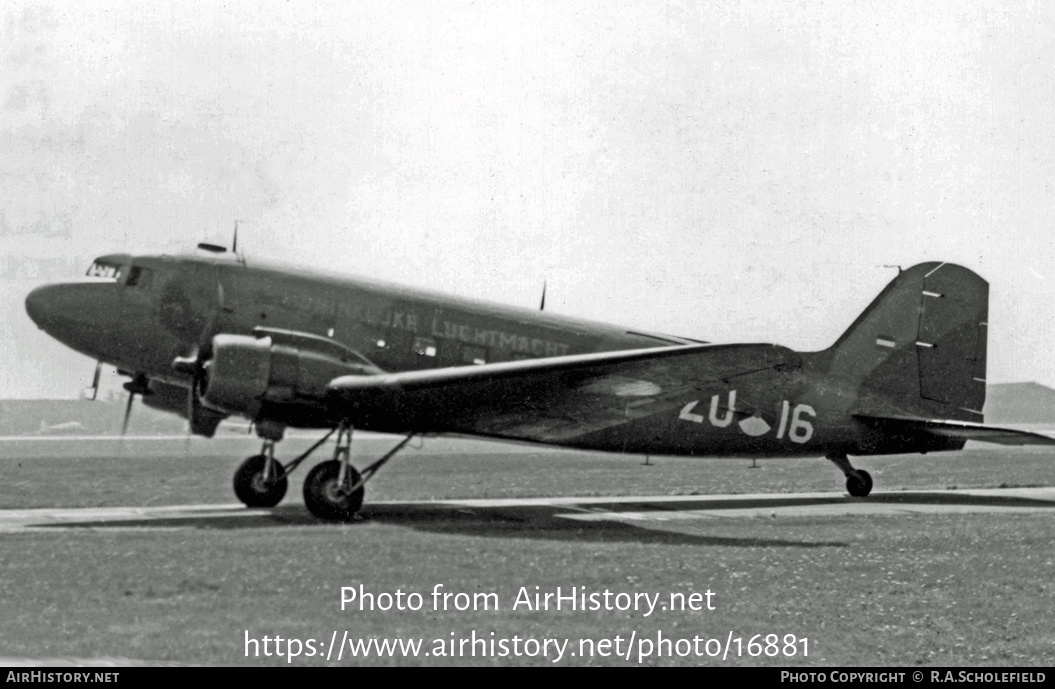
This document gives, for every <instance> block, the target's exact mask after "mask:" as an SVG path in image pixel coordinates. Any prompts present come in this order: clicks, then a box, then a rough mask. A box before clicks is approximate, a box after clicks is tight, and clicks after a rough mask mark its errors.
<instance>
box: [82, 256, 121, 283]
mask: <svg viewBox="0 0 1055 689" xmlns="http://www.w3.org/2000/svg"><path fill="white" fill-rule="evenodd" d="M85 274H86V275H87V276H88V277H90V278H110V279H111V280H120V279H121V274H122V271H121V266H120V265H119V264H117V263H110V262H108V261H100V260H96V261H95V263H93V264H92V267H91V268H89V269H88V272H87V273H85Z"/></svg>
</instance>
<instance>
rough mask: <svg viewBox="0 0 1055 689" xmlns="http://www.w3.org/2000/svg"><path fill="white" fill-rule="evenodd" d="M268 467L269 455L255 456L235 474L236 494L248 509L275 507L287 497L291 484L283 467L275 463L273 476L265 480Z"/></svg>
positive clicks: (246, 461) (272, 471)
mask: <svg viewBox="0 0 1055 689" xmlns="http://www.w3.org/2000/svg"><path fill="white" fill-rule="evenodd" d="M266 465H267V455H253V456H252V457H250V458H249V459H247V460H245V461H244V462H242V466H240V467H238V470H237V471H235V472H234V494H235V495H237V496H238V499H239V500H241V501H242V502H243V503H245V505H246V507H274V506H275V505H277V504H278V503H279V502H281V501H282V498H283V497H285V495H286V489H287V488H288V487H289V484H288V482H287V481H286V477H285V475H284V474H283V470H282V465H281V464H279V463H278V462H275V464H274V466H273V467H271V475H270V476H269V477H268V478H267V480H265V479H264V468H265V467H266ZM279 477H280V478H279Z"/></svg>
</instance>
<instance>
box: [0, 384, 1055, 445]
mask: <svg viewBox="0 0 1055 689" xmlns="http://www.w3.org/2000/svg"><path fill="white" fill-rule="evenodd" d="M124 413H125V400H124V399H120V398H115V399H113V400H110V401H106V402H103V401H96V402H89V401H86V400H0V436H24V435H116V434H118V433H120V432H121V419H123V418H124ZM985 421H986V423H992V424H1052V427H1055V390H1053V389H1052V388H1049V387H1045V386H1043V385H1040V384H1038V383H1003V384H999V385H990V386H989V387H988V390H987V393H986V403H985ZM243 424H244V422H243ZM243 427H244V425H243ZM186 429H187V424H186V421H184V420H183V419H182V418H180V417H178V416H176V415H174V414H166V413H164V412H160V411H157V410H156V409H150V408H148V407H145V406H143V404H142V402H140V401H139V400H137V401H136V405H135V408H134V409H133V410H132V418H131V420H130V422H129V424H128V433H129V434H130V435H174V434H181V433H185V432H186ZM243 432H244V431H243Z"/></svg>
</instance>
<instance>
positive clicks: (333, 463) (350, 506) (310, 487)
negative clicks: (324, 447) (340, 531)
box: [304, 421, 414, 521]
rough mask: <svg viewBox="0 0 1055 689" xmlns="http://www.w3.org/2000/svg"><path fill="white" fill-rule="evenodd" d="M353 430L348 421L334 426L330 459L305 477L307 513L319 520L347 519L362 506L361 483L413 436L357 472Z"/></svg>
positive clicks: (409, 436) (362, 484)
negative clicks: (335, 427)
mask: <svg viewBox="0 0 1055 689" xmlns="http://www.w3.org/2000/svg"><path fill="white" fill-rule="evenodd" d="M353 430H354V428H353V427H352V425H351V424H350V423H349V422H347V421H343V422H341V425H340V426H338V427H337V446H336V447H335V448H334V451H333V459H331V460H330V461H328V462H323V463H322V464H319V465H317V466H316V467H315V468H314V469H312V470H311V471H310V472H309V473H308V477H307V478H306V479H304V504H305V505H306V506H307V508H308V511H309V512H311V513H312V514H314V515H315V516H316V517H319V518H320V519H332V520H338V521H348V520H349V519H351V518H352V517H354V516H355V513H356V512H358V511H359V509H360V508H361V507H362V506H363V492H364V491H363V486H365V485H366V482H367V481H369V480H370V479H372V478H373V477H374V475H375V474H376V473H377V470H378V469H380V468H381V467H382V466H383V465H384V464H385V462H387V461H388V460H390V459H392V457H394V456H395V454H396V453H397V452H399V451H400V450H402V449H403V446H405V445H406V444H407V443H409V442H410V440H411V439H412V438H413V437H414V434H413V433H411V434H410V435H408V436H407V437H406V438H404V439H403V440H402V441H400V442H399V444H397V445H396V446H395V447H393V448H392V449H391V450H389V451H388V452H387V453H386V454H385V456H384V457H382V458H381V459H379V460H377V461H376V462H374V463H373V464H371V465H370V466H368V467H366V468H365V469H363V473H362V474H360V473H359V472H358V471H356V470H355V467H353V466H352V463H351V447H352V431H353Z"/></svg>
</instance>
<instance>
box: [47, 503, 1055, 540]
mask: <svg viewBox="0 0 1055 689" xmlns="http://www.w3.org/2000/svg"><path fill="white" fill-rule="evenodd" d="M847 501H848V498H845V497H840V496H831V497H827V496H825V497H795V496H788V497H787V498H782V497H779V496H774V497H770V496H765V497H750V498H748V497H745V498H743V499H736V498H726V499H723V500H706V499H704V500H699V499H691V498H686V499H685V500H683V501H682V500H673V501H671V500H664V501H649V500H647V499H645V500H641V501H634V502H610V503H609V502H594V501H590V502H586V501H584V502H582V503H571V504H558V505H548V504H541V505H531V504H529V505H507V506H476V505H472V504H464V505H460V504H450V503H424V502H412V503H410V502H408V503H381V504H375V505H370V504H368V505H367V506H366V507H365V508H364V509H363V511H362V513H361V516H360V517H358V518H357V519H356V521H354V522H351V523H350V524H347V525H344V528H356V527H357V526H365V525H370V524H384V525H391V526H401V527H406V528H410V529H414V530H416V531H424V532H428V533H443V534H451V535H466V536H477V537H483V538H527V539H539V540H553V541H589V542H626V543H663V544H670V545H725V546H744V547H795V548H813V547H840V546H846V545H847V544H846V543H843V542H838V541H834V542H816V541H813V542H811V541H802V540H788V539H780V538H751V537H725V536H713V535H708V534H707V533H706V531H707V530H708V528H709V527H710V526H711V525H714V524H716V522H715V521H712V519H713V517H712V518H706V517H704V518H698V519H691V518H690V519H686V518H676V517H675V515H673V514H672V515H671V516H672V517H675V518H672V519H669V520H664V519H663V516H664V513H675V512H682V511H696V510H715V511H718V512H720V511H722V510H727V509H750V508H755V509H775V508H780V507H797V506H798V507H805V506H816V505H838V504H845V503H847ZM854 502H859V503H880V504H883V503H885V504H901V505H905V506H913V505H915V506H920V505H936V506H973V507H1038V506H1040V507H1050V508H1051V509H1052V510H1053V511H1055V504H1053V503H1051V502H1049V501H1044V500H1032V499H1028V498H1015V497H1003V496H977V495H965V494H960V493H948V492H926V493H924V492H905V493H883V494H879V495H875V496H872V497H869V498H865V499H858V500H855V501H854ZM200 512H201V514H195V512H194V511H188V512H186V513H183V514H181V515H179V516H172V517H160V518H154V517H144V518H141V519H119V520H97V521H87V522H66V523H51V524H41V525H35V526H34V528H41V529H49V528H63V529H69V528H92V529H144V530H151V529H172V528H190V529H229V530H236V529H262V528H276V527H294V526H295V527H305V526H317V527H320V528H326V527H330V528H333V527H334V526H335V525H334V524H332V523H328V522H323V521H320V520H318V519H316V518H315V517H313V516H312V515H311V514H309V513H308V512H307V510H306V509H305V508H304V507H303V506H302V505H295V504H291V505H285V506H281V507H277V508H275V509H272V510H269V511H267V512H265V513H261V512H260V511H256V510H254V511H252V512H226V513H221V514H217V510H216V509H210V508H208V507H205V506H203V507H202V508H201V510H200ZM598 513H601V514H598ZM606 513H612V516H611V517H610V518H605V514H606ZM619 513H633V514H634V515H636V516H637V517H639V518H640V517H641V516H644V517H645V518H643V519H640V521H638V519H635V518H634V517H633V516H631V515H628V517H627V518H623V519H620V518H619V516H618V515H619ZM575 515H586V516H590V519H589V520H583V519H574V518H569V516H575ZM829 519H830V517H829Z"/></svg>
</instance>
